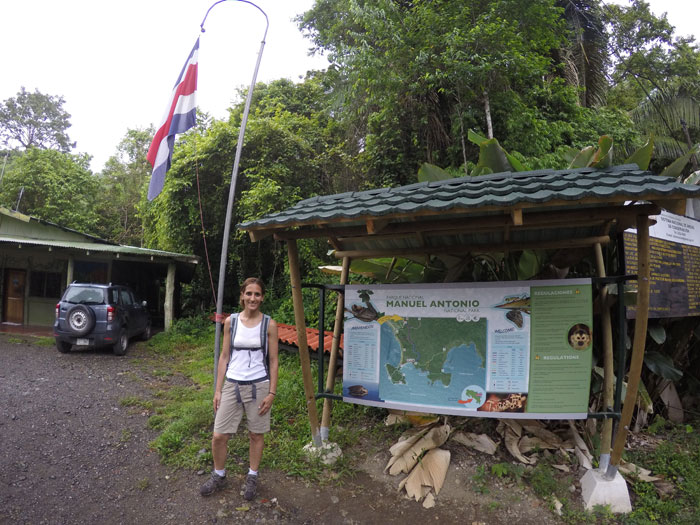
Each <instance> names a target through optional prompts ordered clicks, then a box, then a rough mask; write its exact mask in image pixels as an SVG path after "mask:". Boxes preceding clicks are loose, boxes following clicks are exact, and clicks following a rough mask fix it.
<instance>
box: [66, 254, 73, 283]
mask: <svg viewBox="0 0 700 525" xmlns="http://www.w3.org/2000/svg"><path fill="white" fill-rule="evenodd" d="M73 275H75V257H73V256H72V255H69V256H68V268H67V269H66V288H68V285H69V284H70V283H72V282H73Z"/></svg>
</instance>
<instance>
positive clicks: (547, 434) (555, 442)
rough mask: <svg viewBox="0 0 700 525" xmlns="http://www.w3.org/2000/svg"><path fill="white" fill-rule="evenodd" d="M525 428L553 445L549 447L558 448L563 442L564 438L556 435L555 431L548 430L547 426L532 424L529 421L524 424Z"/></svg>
mask: <svg viewBox="0 0 700 525" xmlns="http://www.w3.org/2000/svg"><path fill="white" fill-rule="evenodd" d="M523 428H524V429H525V430H527V431H528V432H530V434H534V435H535V436H537V437H538V438H540V439H541V440H542V441H544V442H546V443H548V444H549V445H551V446H550V447H547V448H558V447H560V446H561V444H562V439H561V438H560V437H559V436H558V435H556V434H555V433H554V432H551V431H549V430H547V429H546V428H544V427H542V426H540V425H531V424H529V423H527V424H524V425H523Z"/></svg>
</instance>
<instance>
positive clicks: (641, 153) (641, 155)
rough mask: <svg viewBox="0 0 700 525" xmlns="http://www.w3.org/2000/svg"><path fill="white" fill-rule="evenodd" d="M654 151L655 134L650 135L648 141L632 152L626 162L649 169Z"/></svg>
mask: <svg viewBox="0 0 700 525" xmlns="http://www.w3.org/2000/svg"><path fill="white" fill-rule="evenodd" d="M652 153H654V135H650V136H649V140H648V141H647V143H646V144H644V146H642V147H641V148H639V149H638V150H637V151H635V152H634V153H632V155H630V156H629V157H628V158H627V160H625V164H636V165H637V166H639V169H642V170H646V169H649V163H650V162H651V155H652Z"/></svg>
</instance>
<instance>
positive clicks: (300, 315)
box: [287, 241, 321, 447]
mask: <svg viewBox="0 0 700 525" xmlns="http://www.w3.org/2000/svg"><path fill="white" fill-rule="evenodd" d="M287 254H288V256H289V279H290V281H291V285H292V302H293V304H294V324H296V328H297V339H298V344H299V361H300V362H301V373H302V378H303V380H304V395H305V397H306V408H307V410H308V411H309V424H310V426H311V440H312V441H313V444H314V446H316V447H320V446H321V435H320V433H319V430H318V411H317V410H316V396H315V394H314V385H313V377H312V376H311V363H310V360H309V344H308V341H307V340H306V319H305V318H304V300H303V297H302V294H301V275H300V273H299V250H298V248H297V243H296V241H289V242H288V243H287Z"/></svg>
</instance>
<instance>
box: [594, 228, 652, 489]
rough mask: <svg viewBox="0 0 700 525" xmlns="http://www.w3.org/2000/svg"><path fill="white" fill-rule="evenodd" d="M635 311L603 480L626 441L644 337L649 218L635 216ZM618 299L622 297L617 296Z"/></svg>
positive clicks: (615, 464) (613, 469) (610, 474)
mask: <svg viewBox="0 0 700 525" xmlns="http://www.w3.org/2000/svg"><path fill="white" fill-rule="evenodd" d="M637 257H638V266H637V277H638V279H637V313H636V319H635V323H634V339H633V343H632V360H631V362H630V371H629V374H628V378H627V394H626V395H625V402H624V405H623V406H622V415H621V417H620V424H619V425H618V429H617V433H616V435H615V441H614V444H613V449H612V454H611V456H610V466H609V467H608V470H607V472H606V474H605V478H606V479H612V478H614V477H615V475H616V474H617V469H618V466H619V464H620V459H621V458H622V451H623V449H624V448H625V442H626V441H627V433H628V431H629V426H630V423H631V422H632V413H633V412H634V407H635V403H636V400H637V390H638V388H639V379H640V376H641V373H642V363H643V361H644V345H645V343H646V337H647V323H648V320H649V275H650V268H649V218H648V217H646V216H639V217H637ZM618 300H622V297H621V296H620V297H618ZM618 373H619V374H620V376H622V375H623V374H624V372H623V371H622V370H620V371H619V372H618Z"/></svg>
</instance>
